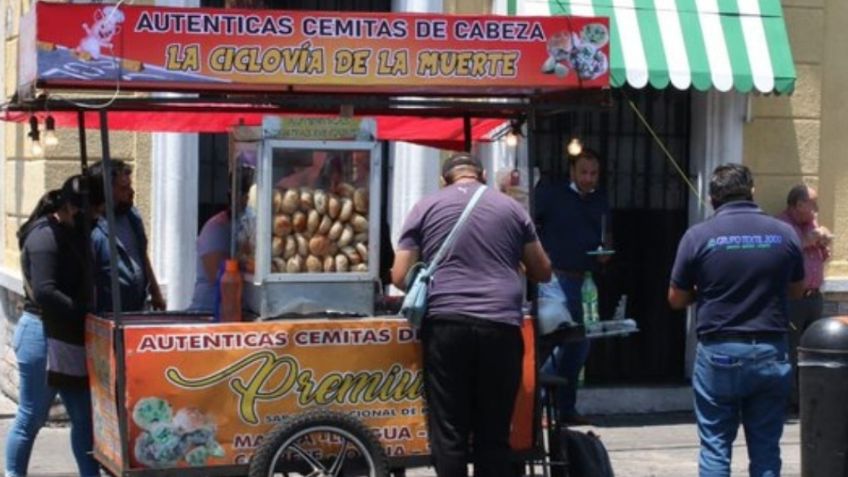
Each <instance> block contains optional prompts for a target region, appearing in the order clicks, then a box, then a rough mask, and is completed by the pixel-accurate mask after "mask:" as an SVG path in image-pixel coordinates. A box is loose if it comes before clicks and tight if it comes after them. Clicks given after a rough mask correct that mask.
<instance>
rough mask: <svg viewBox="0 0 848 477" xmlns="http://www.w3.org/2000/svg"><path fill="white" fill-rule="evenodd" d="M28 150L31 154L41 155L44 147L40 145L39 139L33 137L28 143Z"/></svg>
mask: <svg viewBox="0 0 848 477" xmlns="http://www.w3.org/2000/svg"><path fill="white" fill-rule="evenodd" d="M29 151H30V152H31V153H32V155H33V156H36V157H41V156H43V155H44V147H43V146H42V145H41V140H39V139H33V140H32V143H31V144H30V147H29Z"/></svg>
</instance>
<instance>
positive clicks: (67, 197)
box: [6, 175, 104, 477]
mask: <svg viewBox="0 0 848 477" xmlns="http://www.w3.org/2000/svg"><path fill="white" fill-rule="evenodd" d="M84 180H85V179H84V178H83V176H81V175H77V176H73V177H71V178H69V179H68V180H67V181H65V183H64V185H63V186H62V189H60V190H55V191H50V192H48V193H47V194H45V195H44V197H42V199H41V200H40V201H39V203H38V205H37V206H36V207H35V210H33V212H32V214H31V215H30V217H29V219H28V220H27V221H26V222H25V223H24V225H23V226H21V228H20V229H19V231H18V244H19V246H20V248H21V269H22V271H23V275H24V290H25V301H24V311H23V314H22V315H21V318H20V320H18V325H17V327H16V329H15V334H14V337H13V340H12V343H13V346H14V350H15V355H16V357H17V361H18V370H19V371H18V372H19V375H20V399H19V404H18V412H17V414H16V416H15V422H14V424H13V425H12V428H11V429H10V431H9V435H8V437H7V438H6V476H7V477H9V476H11V477H18V476H24V475H26V473H27V467H28V465H29V458H30V454H31V452H32V446H33V443H34V441H35V436H36V435H37V434H38V431H39V430H40V429H41V427H42V426H43V425H44V423H45V421H46V420H47V417H48V413H49V410H50V404H51V403H52V402H53V399H54V398H55V396H56V394H57V393H58V394H59V396H60V397H61V398H62V402H63V403H64V405H65V409H66V410H67V411H68V415H69V416H70V418H71V447H72V449H73V452H74V456H75V458H76V461H77V466H78V467H79V474H80V475H81V476H84V477H89V476H99V475H100V466H99V465H98V464H97V461H95V460H94V458H93V457H92V456H91V451H92V445H93V433H92V424H91V395H90V391H89V387H88V379H87V376H86V367H85V346H84V331H85V315H86V313H87V310H89V309H90V306H91V303H90V302H91V297H92V295H93V294H92V290H91V283H92V281H91V280H90V279H86V277H87V276H88V274H89V273H90V268H91V267H90V265H89V263H88V262H87V252H86V250H87V248H88V247H90V245H89V243H88V236H89V233H87V231H86V230H84V228H83V226H82V222H84V221H83V220H82V218H83V215H82V210H81V209H82V202H83V194H82V189H83V181H84ZM89 188H90V191H89V198H90V205H91V209H90V210H92V211H100V210H102V209H103V203H104V195H103V188H102V184H101V183H98V182H96V181H92V182H90V183H89Z"/></svg>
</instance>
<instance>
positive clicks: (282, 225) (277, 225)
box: [274, 214, 292, 237]
mask: <svg viewBox="0 0 848 477" xmlns="http://www.w3.org/2000/svg"><path fill="white" fill-rule="evenodd" d="M291 231H292V223H291V219H290V218H289V216H288V215H286V214H278V215H275V216H274V235H276V236H277V237H285V236H287V235H288V234H290V233H291Z"/></svg>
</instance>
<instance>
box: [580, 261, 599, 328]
mask: <svg viewBox="0 0 848 477" xmlns="http://www.w3.org/2000/svg"><path fill="white" fill-rule="evenodd" d="M580 296H581V301H582V302H583V324H584V325H586V326H587V327H588V326H589V325H592V324H593V323H597V322H598V321H599V320H600V318H599V317H598V287H596V286H595V281H594V280H592V272H586V275H584V276H583V286H582V287H581V288H580Z"/></svg>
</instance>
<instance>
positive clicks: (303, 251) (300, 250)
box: [294, 234, 309, 258]
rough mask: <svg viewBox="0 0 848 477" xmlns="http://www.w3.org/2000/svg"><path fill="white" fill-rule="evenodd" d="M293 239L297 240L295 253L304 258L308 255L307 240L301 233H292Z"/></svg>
mask: <svg viewBox="0 0 848 477" xmlns="http://www.w3.org/2000/svg"><path fill="white" fill-rule="evenodd" d="M294 239H295V241H296V242H297V254H298V255H300V256H301V257H303V258H306V256H307V255H309V241H308V240H306V237H304V236H303V234H294Z"/></svg>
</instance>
